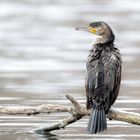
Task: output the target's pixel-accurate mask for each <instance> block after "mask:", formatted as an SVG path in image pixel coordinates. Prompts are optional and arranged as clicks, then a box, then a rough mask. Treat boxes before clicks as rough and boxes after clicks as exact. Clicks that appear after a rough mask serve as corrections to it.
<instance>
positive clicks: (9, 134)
mask: <svg viewBox="0 0 140 140" xmlns="http://www.w3.org/2000/svg"><path fill="white" fill-rule="evenodd" d="M98 20H103V21H105V22H107V23H108V24H109V25H111V27H112V28H113V30H114V32H115V35H116V42H115V44H116V47H118V48H119V49H120V51H121V54H122V59H123V77H122V84H121V90H120V94H119V97H118V99H117V101H116V103H115V104H114V107H116V108H119V109H123V110H127V111H132V112H138V113H140V109H139V107H140V95H139V91H140V86H139V85H140V63H139V60H140V26H139V25H140V1H139V0H125V1H122V0H106V1H105V0H77V1H76V0H75V1H74V0H73V1H72V0H71V1H70V0H69V1H68V0H20V1H18V0H0V103H1V105H6V106H14V105H19V106H21V105H39V104H43V103H45V104H46V103H51V104H56V103H58V104H64V105H69V101H67V100H66V98H65V94H70V95H72V96H74V97H75V98H76V99H77V100H78V101H79V102H80V103H85V90H84V74H85V62H86V58H87V55H88V50H89V48H90V46H91V42H92V40H93V39H94V37H93V36H92V35H91V34H89V33H86V32H76V31H75V27H76V26H79V25H81V26H84V25H87V24H88V23H90V22H93V21H98ZM66 116H68V114H67V113H53V114H50V115H46V114H39V115H35V116H25V115H5V114H3V115H0V122H1V123H0V140H57V139H62V140H68V139H69V140H70V139H75V140H82V139H83V140H84V139H87V140H88V139H98V140H139V139H140V127H139V126H137V125H132V124H128V123H124V122H120V121H115V120H111V121H108V130H107V131H106V132H104V133H101V134H97V135H89V134H88V133H87V132H86V126H87V121H88V117H84V118H83V119H81V120H80V121H78V122H76V123H74V124H71V125H69V126H68V127H66V129H65V130H57V131H54V132H52V134H54V135H46V136H45V135H38V134H34V133H30V132H31V131H32V130H33V129H36V128H38V127H43V126H45V125H50V124H52V123H55V122H57V121H59V120H61V119H64V118H65V117H66Z"/></svg>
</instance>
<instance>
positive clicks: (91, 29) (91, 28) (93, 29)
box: [88, 26, 97, 34]
mask: <svg viewBox="0 0 140 140" xmlns="http://www.w3.org/2000/svg"><path fill="white" fill-rule="evenodd" d="M88 31H89V32H91V33H93V34H96V33H97V30H96V28H93V27H91V26H89V27H88Z"/></svg>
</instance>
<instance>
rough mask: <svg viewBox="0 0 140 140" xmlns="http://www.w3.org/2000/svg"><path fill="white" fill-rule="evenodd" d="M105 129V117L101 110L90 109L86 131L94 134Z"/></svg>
mask: <svg viewBox="0 0 140 140" xmlns="http://www.w3.org/2000/svg"><path fill="white" fill-rule="evenodd" d="M106 129H107V123H106V116H105V111H104V109H103V108H97V107H95V109H93V108H92V111H91V115H90V119H89V123H88V127H87V130H88V132H89V133H90V134H96V133H99V132H101V131H104V130H106Z"/></svg>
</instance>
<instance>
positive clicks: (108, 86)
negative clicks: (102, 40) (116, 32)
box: [104, 52, 122, 106]
mask: <svg viewBox="0 0 140 140" xmlns="http://www.w3.org/2000/svg"><path fill="white" fill-rule="evenodd" d="M121 63H122V62H121V57H120V54H119V53H118V52H115V53H114V54H112V55H111V56H110V59H109V61H106V62H105V63H104V71H105V78H104V79H105V81H104V86H105V93H108V94H106V95H107V97H106V98H108V99H106V100H109V101H108V102H107V103H109V106H111V105H112V104H113V103H114V102H115V100H116V98H117V96H118V93H119V89H120V82H121Z"/></svg>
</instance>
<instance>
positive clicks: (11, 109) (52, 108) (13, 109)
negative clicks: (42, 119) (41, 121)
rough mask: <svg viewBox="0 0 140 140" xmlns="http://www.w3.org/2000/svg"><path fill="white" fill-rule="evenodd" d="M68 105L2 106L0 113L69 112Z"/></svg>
mask: <svg viewBox="0 0 140 140" xmlns="http://www.w3.org/2000/svg"><path fill="white" fill-rule="evenodd" d="M68 110H69V107H68V106H64V105H58V104H56V105H53V104H42V105H38V106H0V114H11V115H15V114H26V115H36V114H41V113H47V114H49V113H53V112H67V111H68Z"/></svg>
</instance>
